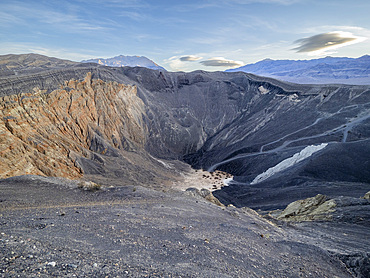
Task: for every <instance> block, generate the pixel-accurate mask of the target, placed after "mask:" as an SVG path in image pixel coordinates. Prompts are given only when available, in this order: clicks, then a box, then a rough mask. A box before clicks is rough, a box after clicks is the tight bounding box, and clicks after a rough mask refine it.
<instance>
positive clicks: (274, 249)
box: [0, 176, 352, 277]
mask: <svg viewBox="0 0 370 278" xmlns="http://www.w3.org/2000/svg"><path fill="white" fill-rule="evenodd" d="M0 192H1V195H0V196H1V197H0V198H1V201H0V231H1V235H0V257H1V259H0V273H1V276H2V277H352V275H351V274H350V272H349V271H348V270H347V269H346V268H345V266H344V264H343V263H342V262H341V261H339V259H337V258H335V257H334V256H331V255H330V254H329V253H328V252H326V251H324V250H323V249H320V248H318V247H315V246H312V245H310V244H304V243H299V242H297V241H294V240H292V238H294V237H292V235H290V234H289V233H291V231H290V230H287V229H285V228H280V227H278V226H276V225H275V224H272V223H271V222H269V221H267V220H265V219H263V218H262V217H260V216H259V215H258V214H256V213H254V212H253V211H251V210H249V209H237V208H234V207H227V208H225V207H219V206H216V205H214V204H212V203H209V202H207V201H205V200H204V199H201V198H196V197H192V196H189V195H187V194H186V193H183V192H175V191H168V192H160V191H154V190H150V189H146V188H143V187H133V186H126V187H114V188H108V187H105V188H103V189H102V190H99V191H96V192H91V191H84V190H82V189H79V188H77V186H76V184H75V183H73V182H67V181H64V180H60V179H52V178H42V177H35V176H26V177H17V178H11V179H6V180H1V181H0ZM289 238H290V239H289Z"/></svg>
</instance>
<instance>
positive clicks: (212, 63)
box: [199, 57, 244, 68]
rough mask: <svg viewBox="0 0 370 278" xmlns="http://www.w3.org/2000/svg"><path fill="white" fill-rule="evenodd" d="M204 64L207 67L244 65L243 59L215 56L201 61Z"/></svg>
mask: <svg viewBox="0 0 370 278" xmlns="http://www.w3.org/2000/svg"><path fill="white" fill-rule="evenodd" d="M199 63H201V64H202V65H203V66H206V67H229V68H231V67H241V66H243V65H244V63H243V62H241V61H234V60H228V59H225V58H224V57H213V58H210V59H207V60H205V61H200V62H199Z"/></svg>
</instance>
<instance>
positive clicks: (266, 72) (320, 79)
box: [227, 55, 370, 85]
mask: <svg viewBox="0 0 370 278" xmlns="http://www.w3.org/2000/svg"><path fill="white" fill-rule="evenodd" d="M236 71H243V72H249V73H253V74H257V75H262V76H267V77H272V78H277V79H280V80H284V81H289V82H294V83H302V84H304V83H306V84H315V83H318V84H325V83H343V84H354V85H365V84H367V85H369V84H370V56H369V55H365V56H362V57H360V58H347V57H325V58H321V59H313V60H271V59H265V60H262V61H259V62H257V63H255V64H248V65H245V66H242V67H240V68H236V69H230V70H227V72H236Z"/></svg>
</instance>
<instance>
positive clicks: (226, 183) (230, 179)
mask: <svg viewBox="0 0 370 278" xmlns="http://www.w3.org/2000/svg"><path fill="white" fill-rule="evenodd" d="M232 180H233V178H227V179H224V180H223V181H222V182H223V184H224V186H228V185H229V184H230V182H231V181H232Z"/></svg>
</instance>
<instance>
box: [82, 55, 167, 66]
mask: <svg viewBox="0 0 370 278" xmlns="http://www.w3.org/2000/svg"><path fill="white" fill-rule="evenodd" d="M81 62H82V63H97V64H100V65H104V66H109V67H144V68H149V69H154V70H165V69H164V68H163V67H161V66H160V65H158V64H156V63H155V62H153V61H152V60H150V59H148V58H147V57H144V56H124V55H119V56H116V57H113V58H108V59H103V58H97V59H89V60H83V61H81Z"/></svg>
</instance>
